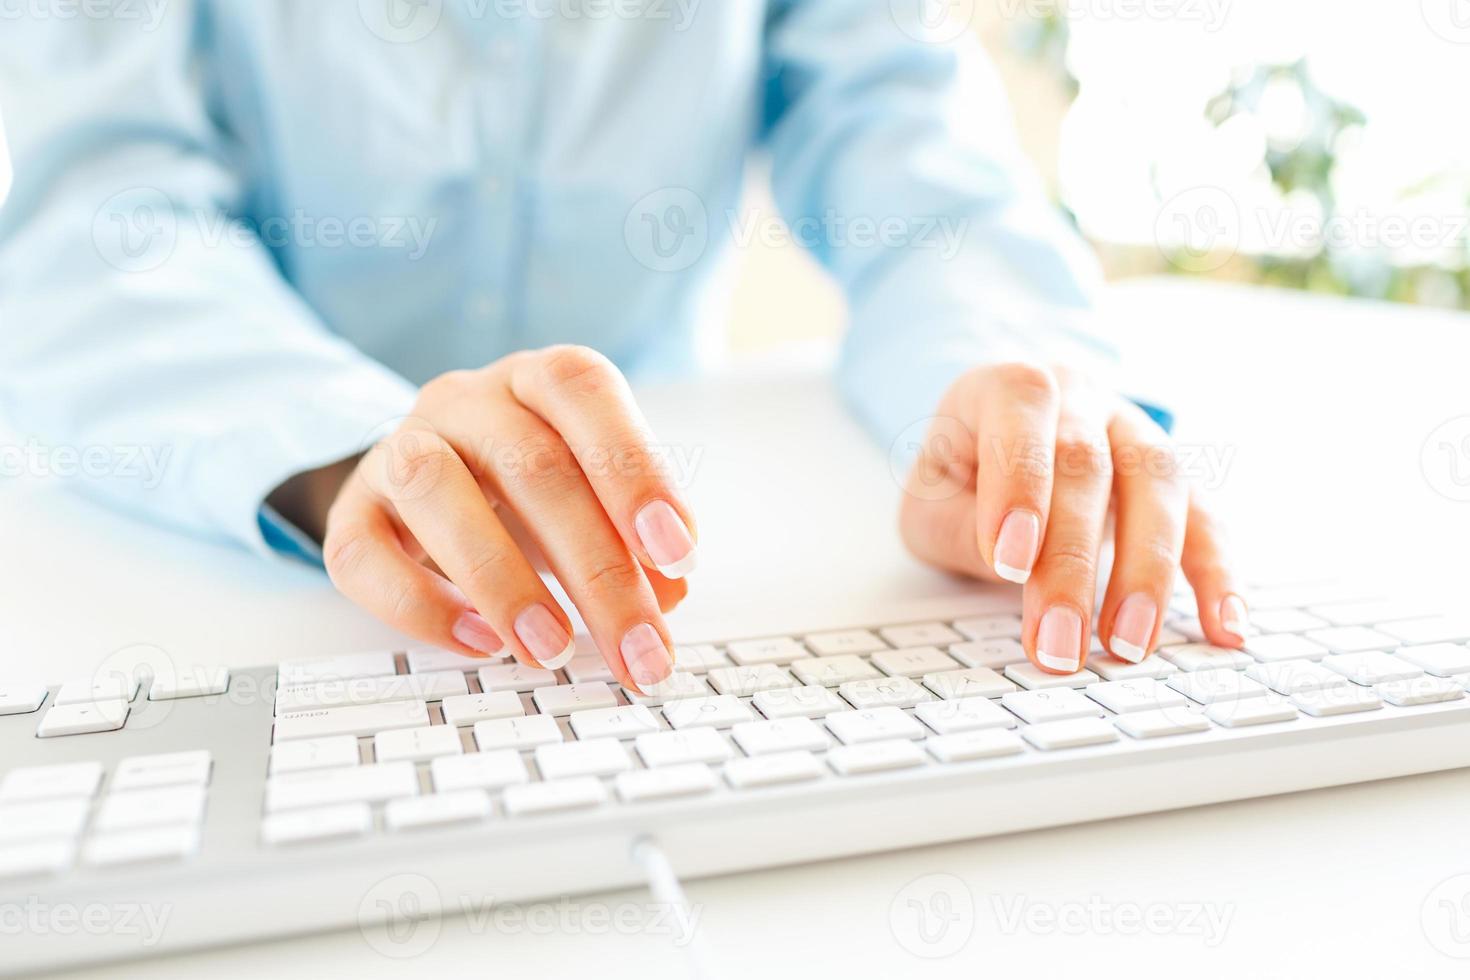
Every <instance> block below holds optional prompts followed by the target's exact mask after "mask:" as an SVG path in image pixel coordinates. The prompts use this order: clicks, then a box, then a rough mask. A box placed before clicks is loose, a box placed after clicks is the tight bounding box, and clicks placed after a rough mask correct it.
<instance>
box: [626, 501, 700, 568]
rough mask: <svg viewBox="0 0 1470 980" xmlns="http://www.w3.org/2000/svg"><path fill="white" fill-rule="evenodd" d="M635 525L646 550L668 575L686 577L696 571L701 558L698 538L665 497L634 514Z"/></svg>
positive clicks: (657, 566)
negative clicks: (696, 545) (696, 549)
mask: <svg viewBox="0 0 1470 980" xmlns="http://www.w3.org/2000/svg"><path fill="white" fill-rule="evenodd" d="M633 528H634V530H636V531H637V532H638V540H639V541H641V542H642V543H643V550H644V551H647V552H648V557H649V558H651V559H653V564H654V566H655V567H656V568H658V570H659V574H661V575H663V577H664V578H683V577H684V576H685V575H688V574H689V573H690V572H692V571H694V566H695V565H696V564H697V563H698V558H697V556H696V555H695V552H694V539H693V538H692V537H690V536H689V528H687V527H685V526H684V519H683V518H681V517H680V516H679V512H678V511H676V510H674V508H673V507H672V506H671V505H670V504H669V503H668V502H667V501H663V500H655V501H654V502H653V503H651V504H648V505H646V506H645V507H644V508H643V509H642V510H640V511H639V512H638V515H637V516H636V517H634V518H633Z"/></svg>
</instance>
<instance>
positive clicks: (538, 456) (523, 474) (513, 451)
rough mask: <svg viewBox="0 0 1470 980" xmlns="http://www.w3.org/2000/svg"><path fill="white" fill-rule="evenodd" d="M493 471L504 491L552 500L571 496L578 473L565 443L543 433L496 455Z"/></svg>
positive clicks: (523, 440) (524, 439)
mask: <svg viewBox="0 0 1470 980" xmlns="http://www.w3.org/2000/svg"><path fill="white" fill-rule="evenodd" d="M495 468H496V471H497V473H498V474H499V476H500V479H501V482H502V484H503V485H504V486H505V487H506V488H507V489H510V490H521V491H524V492H526V493H535V494H538V495H550V496H553V497H558V496H561V495H564V494H566V493H570V492H571V490H572V486H573V483H574V480H575V479H576V477H577V473H578V472H579V470H578V466H577V460H576V457H575V456H574V455H573V454H572V451H571V449H570V448H569V447H568V446H567V445H566V443H564V442H562V441H561V440H560V439H555V438H552V437H550V436H549V435H547V434H545V433H535V434H532V435H528V436H526V437H524V438H523V439H521V440H520V441H519V442H516V443H515V444H514V445H511V446H509V447H507V449H506V450H505V451H503V452H502V453H500V454H498V456H497V459H496V464H495Z"/></svg>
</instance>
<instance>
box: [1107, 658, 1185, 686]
mask: <svg viewBox="0 0 1470 980" xmlns="http://www.w3.org/2000/svg"><path fill="white" fill-rule="evenodd" d="M1087 669H1088V670H1090V671H1092V672H1093V673H1095V674H1097V676H1099V677H1101V678H1102V679H1103V680H1105V681H1136V680H1142V679H1143V678H1146V677H1149V678H1153V679H1155V680H1162V679H1163V678H1165V677H1168V676H1169V675H1170V674H1177V673H1179V668H1178V667H1175V666H1174V665H1173V664H1171V663H1169V661H1167V660H1165V659H1164V658H1163V657H1160V656H1158V655H1157V654H1155V655H1154V656H1152V657H1145V658H1144V659H1143V660H1142V661H1140V662H1138V663H1136V664H1130V663H1129V662H1128V661H1126V660H1119V659H1118V658H1116V657H1110V656H1108V657H1089V658H1088V660H1087Z"/></svg>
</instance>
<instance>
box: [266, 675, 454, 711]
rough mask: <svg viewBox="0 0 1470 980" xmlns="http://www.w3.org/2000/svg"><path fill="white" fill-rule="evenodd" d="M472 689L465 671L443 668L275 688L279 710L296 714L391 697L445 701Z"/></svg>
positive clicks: (396, 699)
mask: <svg viewBox="0 0 1470 980" xmlns="http://www.w3.org/2000/svg"><path fill="white" fill-rule="evenodd" d="M467 693H469V687H468V686H466V684H465V680H464V674H461V673H460V672H459V671H457V670H441V671H437V672H435V673H432V674H401V675H397V676H393V677H352V678H347V679H344V680H335V681H320V682H318V683H316V684H307V685H303V686H301V687H290V688H285V689H282V690H279V691H277V692H276V714H278V715H285V714H294V713H295V712H298V711H314V710H316V709H317V708H340V707H344V706H347V705H358V704H386V703H388V702H390V701H442V700H443V699H444V698H447V697H453V696H454V695H456V694H467Z"/></svg>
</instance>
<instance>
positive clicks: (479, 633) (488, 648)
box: [449, 610, 505, 657]
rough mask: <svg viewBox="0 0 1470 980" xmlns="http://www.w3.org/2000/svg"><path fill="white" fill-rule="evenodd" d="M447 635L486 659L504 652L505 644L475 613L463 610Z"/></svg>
mask: <svg viewBox="0 0 1470 980" xmlns="http://www.w3.org/2000/svg"><path fill="white" fill-rule="evenodd" d="M449 634H450V635H451V636H453V637H454V638H455V639H456V640H458V641H459V642H460V643H463V644H464V645H465V646H467V647H469V648H470V649H471V650H475V651H477V652H479V653H483V654H485V655H486V656H487V657H493V656H495V655H497V654H499V653H502V652H503V651H504V650H505V642H504V641H503V640H501V639H500V636H499V635H498V634H497V633H496V632H495V630H494V629H492V628H491V627H490V624H489V623H487V622H485V620H484V619H482V618H480V614H479V613H476V612H471V611H469V610H465V611H464V612H463V613H461V614H460V616H459V619H456V620H455V621H454V625H453V626H452V627H450V629H449Z"/></svg>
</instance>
